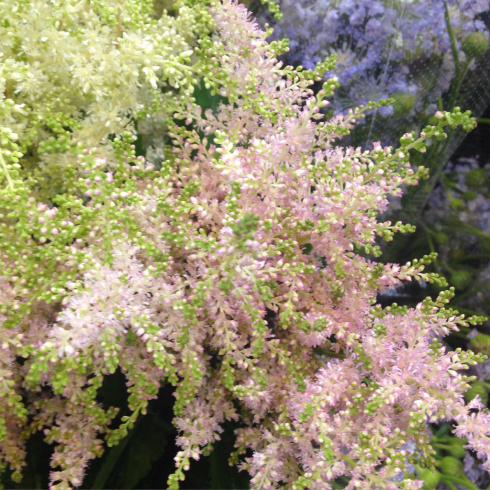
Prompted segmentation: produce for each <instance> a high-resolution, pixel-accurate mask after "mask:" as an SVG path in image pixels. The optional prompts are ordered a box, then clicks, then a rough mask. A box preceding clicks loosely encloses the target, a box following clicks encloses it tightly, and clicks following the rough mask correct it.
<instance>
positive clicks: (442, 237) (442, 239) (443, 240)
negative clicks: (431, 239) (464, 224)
mask: <svg viewBox="0 0 490 490" xmlns="http://www.w3.org/2000/svg"><path fill="white" fill-rule="evenodd" d="M435 239H436V240H437V242H438V243H440V244H441V245H447V244H448V243H449V237H448V236H447V235H446V234H445V233H443V232H442V231H438V232H437V233H436V234H435Z"/></svg>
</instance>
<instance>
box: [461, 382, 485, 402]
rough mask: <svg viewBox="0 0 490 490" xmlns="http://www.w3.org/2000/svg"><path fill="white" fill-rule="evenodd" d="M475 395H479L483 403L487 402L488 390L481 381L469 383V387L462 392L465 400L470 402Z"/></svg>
mask: <svg viewBox="0 0 490 490" xmlns="http://www.w3.org/2000/svg"><path fill="white" fill-rule="evenodd" d="M476 395H480V399H481V401H482V403H483V404H484V405H486V404H487V403H488V390H487V388H486V386H485V384H484V383H482V382H481V381H475V382H474V383H471V388H470V389H469V390H468V391H467V392H466V393H465V394H464V398H465V400H466V401H467V402H470V401H471V400H473V398H475V397H476Z"/></svg>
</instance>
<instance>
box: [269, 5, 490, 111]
mask: <svg viewBox="0 0 490 490" xmlns="http://www.w3.org/2000/svg"><path fill="white" fill-rule="evenodd" d="M280 7H281V11H282V13H283V14H284V15H283V17H282V19H281V20H280V21H279V22H277V23H275V22H274V21H273V20H272V19H271V18H270V17H268V15H267V14H262V17H259V21H260V22H262V24H264V23H265V22H266V21H267V22H269V23H271V24H272V25H273V26H274V28H275V32H274V34H273V38H275V39H278V38H284V37H287V38H289V39H290V52H289V53H288V55H287V56H286V61H287V62H288V63H290V64H301V65H303V66H304V67H306V68H312V67H313V66H314V65H315V64H316V63H317V62H319V61H323V59H324V58H325V57H326V56H329V55H336V56H337V67H336V69H335V73H328V74H326V75H325V76H326V77H330V76H332V75H336V76H337V77H338V78H339V81H340V83H341V85H342V86H343V89H342V92H341V93H339V94H338V100H337V102H336V103H335V104H333V105H332V107H333V108H334V109H335V110H336V111H337V112H342V111H344V110H346V109H349V108H351V107H355V106H357V105H359V104H362V103H365V102H367V101H368V100H375V101H377V100H379V99H380V98H388V97H394V98H395V103H394V105H393V106H392V107H384V108H382V109H380V110H379V111H378V112H379V114H380V115H381V116H382V117H387V116H391V115H393V114H394V115H395V116H397V117H400V116H403V117H405V118H406V119H407V118H408V120H413V119H415V118H417V117H419V116H421V117H422V118H426V117H427V116H428V115H431V114H433V111H434V107H435V104H436V103H437V101H438V99H439V97H440V96H441V95H443V94H444V93H445V92H447V91H448V90H449V89H450V88H451V82H452V81H453V80H454V79H455V76H456V74H458V73H459V72H461V71H462V70H460V71H459V72H458V71H457V70H455V59H454V57H453V56H454V53H453V51H452V47H451V39H450V35H449V31H448V24H447V19H446V13H447V14H449V19H450V29H451V31H452V36H453V40H454V44H455V48H456V50H457V52H458V63H461V66H462V67H463V68H465V72H467V71H468V70H472V69H474V68H475V63H470V61H471V56H468V55H467V54H466V53H465V50H464V46H463V45H464V41H465V39H466V38H467V37H468V35H470V34H471V33H475V32H482V33H483V36H484V38H483V41H482V42H483V43H485V42H487V40H488V31H487V28H486V26H485V24H484V23H483V22H482V20H481V19H480V17H481V14H482V13H484V12H486V11H488V10H489V9H490V2H489V0H448V1H447V3H445V2H444V1H443V0H424V1H422V0H411V1H407V0H390V1H388V0H342V1H339V0H280ZM446 7H447V12H446ZM466 64H467V66H466Z"/></svg>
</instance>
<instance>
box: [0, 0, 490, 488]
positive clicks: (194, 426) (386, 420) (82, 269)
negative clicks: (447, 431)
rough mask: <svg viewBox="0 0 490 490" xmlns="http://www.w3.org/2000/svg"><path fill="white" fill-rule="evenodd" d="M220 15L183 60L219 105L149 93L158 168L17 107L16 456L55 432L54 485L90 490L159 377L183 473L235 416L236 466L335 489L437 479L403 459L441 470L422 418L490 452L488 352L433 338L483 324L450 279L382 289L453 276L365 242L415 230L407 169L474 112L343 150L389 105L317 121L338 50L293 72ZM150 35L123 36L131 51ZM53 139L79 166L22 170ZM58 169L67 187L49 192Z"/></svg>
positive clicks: (9, 373) (9, 294)
mask: <svg viewBox="0 0 490 490" xmlns="http://www.w3.org/2000/svg"><path fill="white" fill-rule="evenodd" d="M39 5H41V6H42V5H44V4H43V3H42V2H40V3H39ZM84 5H85V4H84ZM80 8H81V7H80ZM86 8H88V7H86ZM194 8H196V9H198V10H194V11H193V12H194V13H196V12H199V11H200V12H202V11H203V9H204V7H203V4H200V6H199V7H194ZM199 9H201V10H199ZM191 10H192V8H191ZM206 12H207V10H206ZM209 14H210V15H211V18H210V20H209V24H208V26H211V25H213V26H214V31H213V33H212V37H211V38H210V37H209V36H208V35H207V34H206V31H205V30H204V31H203V34H202V36H201V39H200V45H199V47H196V48H195V49H194V58H193V59H194V64H193V65H189V71H190V72H191V73H193V74H194V75H195V76H199V77H201V78H202V80H203V84H204V86H207V87H208V88H209V89H211V90H212V91H213V92H215V93H218V94H219V95H220V96H221V97H222V102H221V103H220V105H219V107H218V109H217V110H216V111H215V112H214V113H213V112H212V111H211V110H206V111H204V112H203V111H202V110H201V108H200V107H199V106H198V105H197V104H196V101H195V100H194V99H193V98H192V97H191V96H190V93H191V92H192V90H191V89H189V90H190V91H189V92H188V93H186V94H184V95H185V96H184V97H177V96H176V95H175V94H174V96H173V98H171V97H170V94H168V93H166V94H167V95H165V97H166V98H165V99H164V100H156V99H155V100H156V102H155V103H154V104H153V106H152V107H151V110H150V107H147V111H148V114H150V115H151V117H150V122H149V123H148V126H149V127H151V119H152V117H155V120H156V121H160V122H162V121H163V122H165V123H167V124H169V125H170V132H169V137H170V138H171V139H172V142H173V143H172V144H173V152H168V151H163V152H161V154H162V155H164V156H165V160H164V161H163V162H161V164H159V165H157V166H156V165H153V164H151V163H149V162H147V161H146V160H145V158H144V157H143V156H137V155H136V152H135V145H134V144H133V143H134V140H135V138H136V136H134V134H133V133H132V132H131V131H124V132H122V131H118V130H116V129H115V128H114V129H112V130H111V131H114V134H113V136H112V137H111V138H110V139H108V138H107V135H105V134H104V136H102V133H101V134H100V135H99V136H98V137H100V138H101V141H102V138H106V139H105V140H103V141H102V143H101V144H100V145H99V144H98V143H97V144H98V146H94V143H93V139H94V138H95V133H91V135H90V137H88V136H87V135H86V134H85V133H84V131H79V132H78V128H79V126H78V124H77V123H78V119H77V118H82V121H84V122H85V119H83V118H84V117H86V115H87V114H88V113H89V112H90V111H89V112H86V111H84V112H83V113H82V112H80V113H77V114H73V115H72V116H70V117H72V120H69V119H65V120H63V124H64V128H61V129H60V130H59V136H57V138H56V139H55V140H51V141H48V142H47V143H46V142H45V143H44V144H43V145H41V143H42V140H41V141H40V140H39V139H37V140H31V139H29V138H30V136H29V135H28V133H25V132H22V131H19V129H18V127H19V126H20V124H18V123H16V122H15V121H17V119H15V117H18V118H19V120H20V121H24V122H25V119H23V118H22V113H21V115H19V116H16V115H15V113H12V115H11V116H9V118H6V119H4V120H3V124H4V125H5V129H3V132H2V136H3V140H2V145H3V147H2V150H1V151H2V159H1V164H2V179H3V180H2V185H3V189H2V191H1V193H0V199H1V201H0V207H1V208H2V210H5V214H6V215H3V214H2V224H1V229H0V231H1V234H2V235H1V237H0V238H1V241H0V247H1V252H2V258H1V260H2V264H1V265H2V269H1V270H2V275H1V276H0V283H1V284H2V285H3V286H4V287H3V288H2V292H1V293H0V294H1V295H2V296H0V298H1V300H2V301H1V303H2V304H1V309H0V314H1V315H2V316H1V317H0V320H1V321H2V330H1V333H0V334H1V341H2V351H1V352H2V356H1V362H2V367H1V369H2V371H1V373H2V381H3V383H2V391H1V392H0V393H1V398H0V400H1V402H0V403H1V413H2V414H3V415H2V416H3V420H2V423H3V425H2V433H1V436H2V443H1V444H2V445H1V450H2V454H3V458H4V459H5V461H7V462H9V463H10V464H11V466H12V467H13V468H14V469H16V471H17V472H19V471H20V469H21V467H22V458H23V456H24V455H23V443H22V441H23V438H22V437H21V435H22V436H25V435H27V434H29V433H31V432H33V431H36V430H43V431H44V432H45V434H46V437H47V440H48V442H52V443H54V444H55V445H56V446H55V453H54V455H53V458H52V466H53V469H54V471H53V473H52V475H51V486H52V488H60V489H62V488H69V487H70V486H78V485H81V483H82V481H83V474H84V469H85V467H86V465H87V463H88V461H89V460H90V459H91V458H93V457H95V456H98V455H99V454H100V453H101V451H102V438H101V437H103V436H104V435H105V436H106V438H107V442H108V444H109V445H113V444H116V443H117V442H118V441H119V440H120V439H121V437H124V436H125V435H126V434H127V431H128V429H129V428H131V427H132V425H133V424H134V422H135V421H136V419H137V417H138V416H139V415H140V414H141V413H145V411H146V407H147V405H148V402H149V400H151V399H153V398H155V397H156V396H157V393H158V389H159V387H160V386H161V385H162V384H163V383H165V382H170V383H172V384H173V385H174V386H175V404H174V412H175V414H176V417H175V420H174V423H175V425H176V427H177V428H178V430H179V436H178V439H177V443H178V445H179V446H180V448H181V450H180V451H179V452H178V454H177V456H176V458H175V460H176V465H177V468H176V472H175V474H174V475H172V476H171V477H170V480H169V485H170V487H171V488H177V487H178V481H179V480H181V479H183V478H184V471H185V470H187V469H188V468H189V465H190V464H191V463H190V462H191V460H192V459H199V457H200V455H201V454H203V452H204V453H206V452H208V451H209V450H210V449H211V448H212V445H213V442H214V441H216V440H217V439H219V434H220V432H221V431H222V428H221V425H222V423H223V421H225V420H239V421H240V422H241V424H242V425H241V428H240V429H238V430H237V434H236V435H237V441H236V448H237V451H236V453H235V455H234V459H235V460H236V461H237V462H238V461H241V462H240V464H241V467H242V468H243V469H246V470H248V471H249V472H250V474H251V477H252V486H253V488H257V489H259V488H278V487H282V486H285V487H289V488H305V487H307V488H311V489H320V488H321V489H329V488H332V482H333V481H334V480H335V479H336V478H337V477H339V476H342V475H345V476H350V477H351V479H350V482H349V484H348V486H347V488H349V489H353V488H358V487H359V488H373V489H374V488H385V489H387V490H389V489H395V488H412V489H416V488H420V487H421V485H422V484H421V482H418V481H416V480H413V479H408V478H413V477H411V476H410V473H409V472H405V473H404V475H406V476H405V477H404V478H403V479H400V478H397V475H399V474H400V472H402V471H404V470H405V469H406V466H407V462H408V463H409V464H411V463H417V464H419V465H420V464H421V465H424V464H425V465H428V466H429V467H430V466H431V465H432V457H431V447H430V444H429V439H428V437H427V434H426V430H425V423H426V422H427V421H430V422H437V421H442V420H456V422H457V423H458V424H459V425H457V427H456V431H457V434H458V435H459V436H460V437H463V436H464V437H467V438H468V441H469V446H470V447H471V448H473V449H474V450H475V451H477V452H478V455H479V456H480V457H481V456H484V455H488V454H489V453H490V448H489V434H490V415H489V414H488V412H487V411H486V410H485V409H483V408H482V406H481V404H479V402H478V399H476V400H474V401H472V402H471V404H470V405H467V406H466V405H465V404H464V401H463V393H464V392H465V390H466V389H467V387H468V385H467V381H468V379H469V378H467V377H465V376H462V375H460V374H459V373H458V370H460V369H465V368H466V367H467V365H468V364H474V363H476V362H477V361H478V360H480V358H481V357H482V356H475V355H473V354H472V353H465V352H462V351H461V350H457V351H456V352H446V350H445V348H444V347H442V345H441V344H439V343H438V342H437V339H438V338H440V337H442V336H444V335H447V334H448V333H449V332H450V331H451V330H457V328H458V327H457V326H458V325H467V323H466V322H465V320H464V319H463V317H462V316H461V315H459V316H456V315H455V314H454V313H453V312H452V311H451V310H447V309H445V307H444V305H445V304H446V303H447V302H448V301H449V299H450V297H451V292H450V291H449V292H446V293H441V295H440V296H439V298H438V299H437V300H435V301H432V300H430V299H427V300H426V301H424V302H423V303H421V304H419V305H418V306H417V307H416V308H413V309H408V308H399V307H390V308H385V309H383V308H381V307H379V306H376V305H375V298H376V294H377V291H379V290H385V289H388V288H393V287H396V286H397V285H399V284H400V283H401V281H406V280H412V279H414V280H420V279H424V280H427V281H436V282H437V281H438V279H437V277H436V276H434V275H432V274H428V273H424V272H423V269H424V265H425V264H427V263H429V262H430V261H431V260H432V259H433V257H430V256H429V257H424V259H422V260H420V261H414V262H413V263H409V264H406V265H404V266H399V265H395V264H388V265H382V264H377V263H375V262H374V261H373V260H371V259H369V258H367V257H368V256H369V254H373V255H379V249H378V247H377V246H375V244H374V243H375V238H376V236H377V235H378V236H381V237H383V238H384V239H386V240H390V239H391V238H392V236H393V234H394V233H395V232H397V231H401V232H406V231H409V230H410V229H411V227H410V226H409V225H402V224H401V223H396V224H392V223H390V222H385V223H381V222H378V221H377V215H378V213H380V212H383V211H384V210H385V209H386V207H387V204H388V201H387V195H388V194H393V195H399V194H400V193H401V190H400V186H401V185H403V184H407V185H415V184H416V183H417V181H418V179H419V178H421V177H422V176H424V175H425V173H426V172H425V170H424V169H423V168H419V169H418V171H417V172H416V173H414V171H413V170H411V168H410V164H409V151H410V150H411V149H416V150H419V151H425V148H426V146H425V142H424V141H425V139H427V138H431V137H437V138H444V136H445V134H444V132H443V127H444V126H445V125H447V124H449V125H451V126H452V127H456V126H457V125H463V127H465V128H466V129H469V128H471V127H472V126H473V124H474V121H473V120H472V119H471V118H470V117H469V115H468V114H466V113H465V114H462V113H454V114H450V113H439V114H438V116H437V117H438V120H439V123H438V125H437V126H434V127H431V126H428V127H427V128H426V129H425V130H424V132H423V133H422V134H421V135H420V137H419V138H415V135H414V134H406V135H404V137H403V138H402V139H401V147H400V148H399V149H398V150H397V151H395V152H393V150H392V149H391V148H382V147H381V146H380V145H379V144H375V146H374V150H373V151H371V152H362V151H361V150H360V149H355V148H342V147H339V146H337V147H334V146H333V142H334V141H335V140H338V139H339V138H341V137H342V135H344V134H347V133H348V131H349V129H350V128H351V127H352V126H353V124H354V123H355V122H356V120H357V119H359V118H361V117H363V110H366V109H372V108H374V107H376V105H372V104H371V105H368V106H366V107H365V108H363V109H356V110H353V111H350V112H349V114H347V115H339V116H336V117H334V118H333V119H331V120H328V121H323V120H322V115H321V112H320V110H321V108H323V107H325V106H326V105H327V104H328V103H327V102H326V101H325V100H324V99H325V97H328V96H330V95H331V94H332V93H333V90H334V89H335V88H336V86H337V81H336V80H335V79H332V80H329V81H327V82H326V83H325V84H324V88H323V89H322V90H321V91H320V92H319V93H318V94H317V95H316V96H315V95H314V93H313V91H312V90H311V88H310V86H311V85H312V84H313V82H314V81H315V80H317V81H318V80H319V79H321V77H322V75H323V73H324V72H325V71H328V70H331V69H332V68H333V63H332V62H330V61H328V60H327V61H326V62H324V63H320V64H319V65H318V66H317V67H316V68H315V70H312V71H300V70H293V69H292V68H283V66H282V64H281V63H279V62H278V61H277V55H278V54H279V53H281V52H282V51H283V50H284V45H283V44H281V43H274V44H268V43H267V42H266V40H265V39H266V37H267V35H268V34H269V33H264V32H263V31H261V30H260V29H259V28H258V26H257V25H256V23H255V22H253V21H251V20H250V19H249V17H248V12H247V10H246V9H245V7H244V6H241V5H239V4H237V3H235V2H234V1H230V0H223V2H220V3H216V4H211V5H210V6H209ZM80 15H81V14H80ZM100 18H102V21H101V22H102V23H103V22H105V21H104V17H99V19H100ZM116 25H117V24H116ZM130 27H131V26H129V25H128V26H126V29H127V30H128V31H130ZM138 27H140V25H139V24H138V25H137V26H136V27H134V31H133V32H130V33H128V35H127V36H128V39H134V40H135V42H136V43H137V39H138V36H143V34H142V33H139V31H138V30H137V29H138ZM165 39H166V38H165ZM148 42H150V40H149V41H148ZM162 42H167V41H165V40H163V39H162ZM169 49H170V48H169ZM14 55H15V53H13V52H12V54H11V56H12V57H15V56H14ZM177 56H178V54H177ZM53 63H55V61H54V60H53ZM184 66H188V65H181V70H183V71H185V70H186V69H185V68H184ZM134 69H135V70H136V69H137V68H134ZM139 69H141V70H142V71H144V67H140V68H139ZM100 76H101V77H102V79H105V76H104V75H100ZM108 76H111V75H108ZM156 77H157V81H155V82H154V83H156V84H157V86H158V83H159V81H158V80H159V79H158V75H156ZM110 80H111V79H107V80H106V81H107V83H108V84H109V83H110ZM190 80H191V79H190V78H189V86H191V83H190ZM148 83H152V82H148ZM195 83H197V79H196V80H195ZM13 88H14V87H13ZM87 90H89V91H90V90H93V91H94V92H93V93H94V97H95V96H96V89H95V88H94V86H93V84H89V87H88V88H87ZM12 92H13V94H15V93H16V92H15V89H14V90H13V91H12ZM155 93H156V92H155ZM140 96H141V94H140ZM12 97H13V95H12ZM135 97H136V101H138V98H137V96H136V95H135ZM141 97H142V99H143V100H145V98H144V96H141ZM11 100H14V99H11ZM138 103H139V102H138ZM141 103H143V102H141ZM14 104H15V100H14ZM26 104H27V103H26ZM35 107H37V106H35ZM64 109H65V111H66V112H65V114H71V113H70V109H69V105H68V106H64ZM36 110H39V107H37V109H36ZM169 111H170V114H172V113H173V117H174V122H172V121H171V120H170V119H169ZM9 114H10V113H9ZM158 118H160V119H158ZM179 120H182V121H184V122H185V125H184V124H181V125H178V124H176V123H175V122H176V121H179ZM23 124H24V123H23ZM132 124H133V122H131V121H129V122H128V126H127V127H126V129H128V130H131V129H132V128H134V126H132ZM10 127H14V129H15V130H16V131H18V133H19V135H18V136H14V134H13V133H12V130H11V129H10ZM26 127H27V126H26ZM66 127H68V128H70V130H71V131H73V135H71V134H70V133H69V131H67V130H66ZM89 127H90V125H88V123H87V128H89ZM141 127H143V128H144V127H145V125H143V124H141V125H138V130H139V129H140V128H141ZM21 130H22V127H21ZM87 130H88V129H87ZM97 131H98V130H97ZM150 132H151V131H150ZM17 140H18V141H19V144H18V143H17V142H16V141H17ZM19 145H24V146H23V147H20V146H19ZM24 147H25V149H26V150H28V151H32V150H34V149H37V150H38V152H39V154H40V156H37V153H29V152H28V151H26V153H25V154H23V153H21V151H20V148H24ZM23 151H25V150H23ZM46 155H47V156H48V157H50V156H51V157H53V158H56V159H57V160H58V162H60V165H61V168H62V172H59V173H58V174H57V175H53V174H52V172H53V168H52V167H48V168H43V166H42V165H38V166H37V167H35V169H36V171H35V172H33V173H32V174H29V173H28V172H27V170H26V169H27V168H31V167H32V165H33V160H34V163H36V159H38V158H39V159H46V158H47V156H46ZM43 161H45V160H41V162H43ZM43 172H44V175H45V178H53V179H54V178H57V179H58V180H60V181H61V182H60V184H59V187H58V189H57V192H55V193H52V194H50V195H49V200H48V199H47V198H46V200H45V201H44V202H43V201H42V199H41V198H40V197H39V196H42V195H43V194H42V193H38V190H37V188H36V185H37V182H39V181H42V179H41V177H38V181H36V178H35V176H36V175H43ZM48 194H49V193H48ZM2 212H3V211H2ZM20 357H21V358H23V362H21V363H20V362H19V361H18V359H19V358H20ZM118 368H119V369H121V371H122V372H123V373H124V375H125V376H126V379H127V386H128V393H129V407H130V409H131V411H132V412H131V415H130V416H125V417H123V418H122V420H121V425H120V426H119V428H117V429H114V426H113V425H112V422H111V421H112V420H113V419H114V417H115V416H116V409H115V408H110V409H109V410H104V408H103V407H102V406H101V405H100V404H99V403H98V402H97V401H96V395H97V389H98V388H99V387H100V386H101V383H102V380H103V378H104V376H106V375H108V374H110V373H113V372H115V370H116V369H118ZM21 393H27V395H26V396H24V398H23V397H22V396H21V395H20V394H21ZM407 443H408V444H411V445H412V446H413V444H415V445H416V448H417V449H416V450H414V451H410V452H407V451H405V449H402V448H403V447H407V446H405V445H406V444H407ZM248 449H251V450H252V451H253V456H251V457H245V458H244V459H240V458H241V457H242V456H241V455H242V454H243V453H245V451H247V450H248ZM485 464H487V463H485ZM487 466H488V464H487Z"/></svg>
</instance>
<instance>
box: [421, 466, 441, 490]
mask: <svg viewBox="0 0 490 490" xmlns="http://www.w3.org/2000/svg"><path fill="white" fill-rule="evenodd" d="M416 468H417V473H418V477H419V478H420V479H421V480H423V482H424V486H423V489H424V490H434V489H435V488H436V487H437V484H438V483H439V482H440V481H441V474H440V473H439V472H438V471H437V470H434V471H431V470H428V469H423V468H420V467H418V466H417V467H416Z"/></svg>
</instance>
